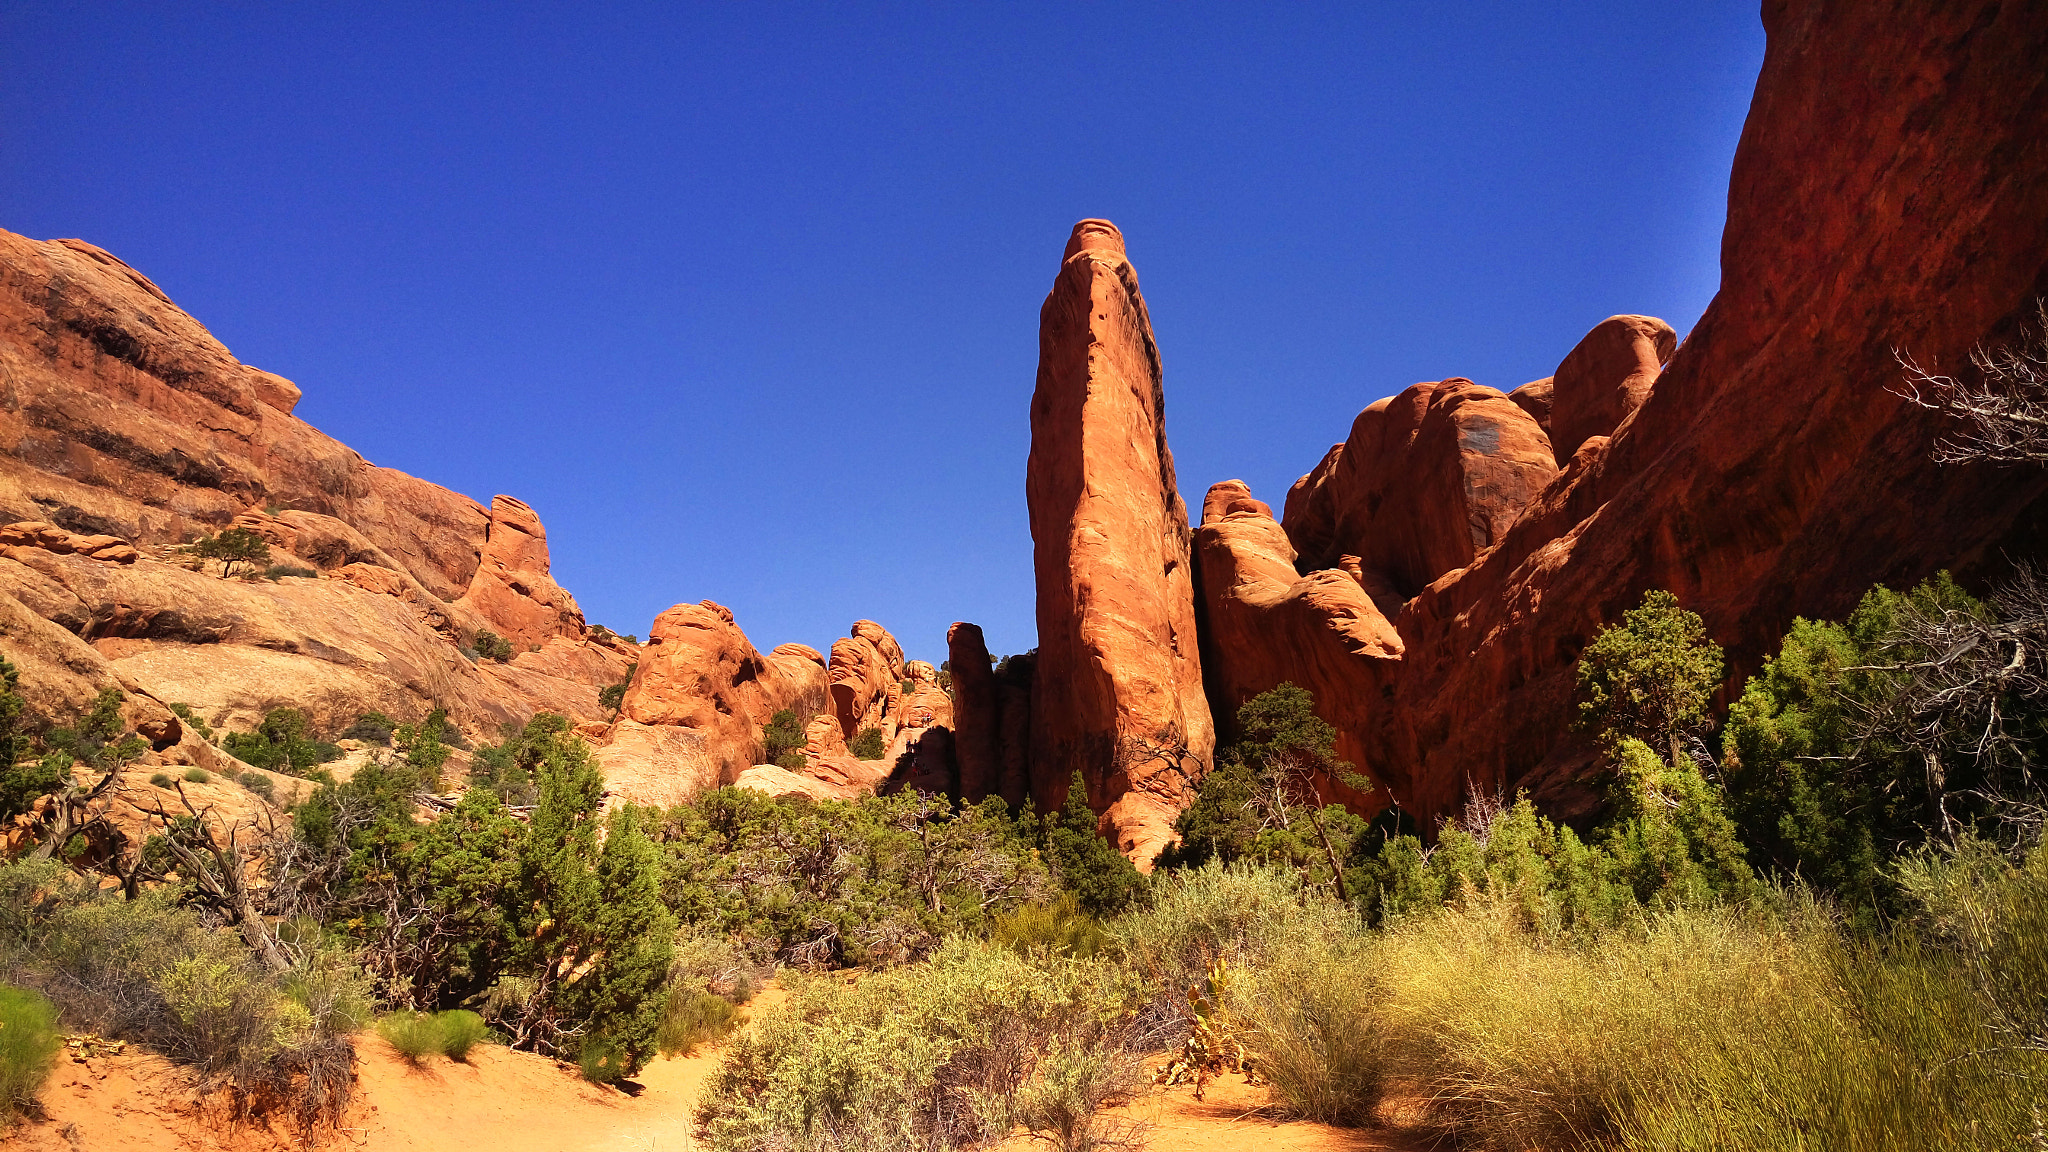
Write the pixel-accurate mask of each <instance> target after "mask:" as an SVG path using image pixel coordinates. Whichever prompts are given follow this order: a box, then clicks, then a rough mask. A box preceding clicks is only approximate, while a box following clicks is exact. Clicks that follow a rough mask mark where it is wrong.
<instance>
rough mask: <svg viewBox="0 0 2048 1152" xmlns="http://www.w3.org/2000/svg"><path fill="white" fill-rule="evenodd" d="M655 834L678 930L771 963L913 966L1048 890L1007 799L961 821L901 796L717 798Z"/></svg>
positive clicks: (657, 827) (923, 799)
mask: <svg viewBox="0 0 2048 1152" xmlns="http://www.w3.org/2000/svg"><path fill="white" fill-rule="evenodd" d="M651 828H652V830H653V833H654V837H655V839H656V841H657V843H658V845H659V846H660V848H661V850H662V855H663V858H664V864H663V867H664V872H665V883H664V884H663V896H664V899H666V900H667V902H668V905H669V908H670V910H671V911H673V912H674V913H675V915H676V917H677V919H678V920H680V921H681V922H683V923H685V924H688V925H691V926H692V928H693V930H694V931H696V932H700V933H709V934H713V935H718V936H724V937H730V938H732V939H734V940H736V941H737V942H738V944H739V946H740V947H741V948H742V949H743V950H744V951H745V952H746V953H747V955H749V956H751V957H754V958H756V959H757V960H759V961H762V962H767V961H773V962H776V963H781V964H787V965H791V966H795V967H802V968H817V967H839V966H843V965H863V966H879V965H890V964H902V963H909V962H913V961H916V960H918V959H920V958H922V957H924V956H926V955H929V954H930V953H931V951H932V950H933V949H935V948H936V947H938V944H939V942H940V940H942V939H943V938H944V937H945V936H947V935H948V934H951V933H956V932H969V933H974V934H977V935H978V934H980V933H981V932H982V931H983V930H984V929H985V927H986V924H987V921H988V919H989V918H990V917H991V916H993V915H996V914H999V913H1002V912H1004V911H1007V910H1008V909H1009V908H1010V907H1011V906H1013V905H1015V904H1017V903H1020V902H1025V901H1030V900H1034V899H1043V898H1044V897H1046V896H1047V895H1049V894H1050V893H1051V890H1052V884H1051V880H1050V877H1049V876H1048V874H1047V870H1046V868H1045V866H1044V864H1043V863H1042V861H1041V860H1040V859H1037V858H1034V852H1033V849H1034V847H1035V844H1034V842H1033V840H1032V831H1031V829H1030V828H1027V827H1020V824H1019V822H1017V821H1013V820H1011V819H1010V817H1009V815H1008V813H1007V810H1006V809H1005V808H1004V807H1003V805H1002V802H1001V801H1000V800H995V801H991V802H987V803H984V804H981V805H976V806H972V807H963V808H959V809H955V808H954V806H953V805H952V803H951V802H950V801H949V800H947V799H946V798H945V797H942V796H929V795H925V794H922V793H917V792H905V793H901V794H897V795H892V796H869V797H863V798H861V799H858V800H851V801H821V802H815V803H813V802H807V801H795V800H777V799H773V798H771V797H768V796H764V795H762V794H761V793H758V792H753V791H750V790H745V789H736V788H719V789H714V790H712V791H710V792H706V793H704V794H703V795H702V796H699V797H698V798H696V799H695V800H693V801H691V802H689V803H688V804H682V805H677V806H676V807H674V808H670V809H669V810H668V811H666V812H664V813H662V814H661V816H660V819H659V821H658V822H656V823H655V824H653V825H651Z"/></svg>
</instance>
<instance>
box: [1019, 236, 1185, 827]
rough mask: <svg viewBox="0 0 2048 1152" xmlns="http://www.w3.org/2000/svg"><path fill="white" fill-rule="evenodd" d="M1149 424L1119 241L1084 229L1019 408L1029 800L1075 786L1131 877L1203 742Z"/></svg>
mask: <svg viewBox="0 0 2048 1152" xmlns="http://www.w3.org/2000/svg"><path fill="white" fill-rule="evenodd" d="M1165 420H1166V413H1165V401H1164V396H1163V393H1162V386H1161V376H1160V367H1159V351H1158V348H1157V346H1156V345H1155V343H1154V342H1153V338H1152V324H1151V320H1150V318H1149V317H1148V315H1147V313H1146V310H1145V299H1144V297H1143V295H1141V294H1140V293H1139V291H1138V278H1137V274H1136V272H1135V271H1134V270H1133V269H1132V267H1131V264H1130V261H1129V260H1128V259H1126V258H1125V254H1124V243H1123V236H1122V235H1121V234H1120V233H1119V232H1118V231H1117V230H1116V228H1115V226H1114V225H1111V224H1110V223H1108V222H1107V221H1102V220H1084V221H1082V222H1081V223H1079V224H1077V225H1075V227H1074V232H1073V236H1072V238H1071V239H1070V240H1069V241H1068V243H1067V250H1066V254H1065V256H1064V258H1063V262H1062V264H1061V266H1060V272H1059V276H1058V278H1057V279H1056V280H1055V281H1054V283H1053V288H1052V291H1051V293H1050V294H1048V295H1047V296H1046V300H1045V306H1044V308H1043V309H1042V310H1041V311H1040V313H1039V362H1038V383H1037V388H1036V390H1035V391H1034V393H1033V394H1032V398H1031V456H1030V461H1029V464H1028V466H1027V471H1026V477H1025V488H1026V493H1027V497H1028V500H1029V504H1030V512H1031V539H1032V543H1033V546H1034V549H1033V554H1034V564H1035V567H1036V573H1037V582H1038V641H1039V650H1038V672H1037V677H1036V680H1035V682H1034V688H1033V699H1032V704H1031V722H1032V730H1031V758H1030V764H1031V767H1030V771H1031V791H1032V795H1033V798H1034V799H1035V800H1036V801H1037V802H1038V804H1039V805H1040V807H1041V808H1046V809H1050V808H1053V807H1057V806H1058V804H1059V803H1060V802H1061V801H1062V799H1063V798H1064V795H1065V792H1066V789H1067V785H1068V781H1069V780H1070V779H1071V777H1072V775H1073V773H1075V772H1077V771H1078V772H1079V773H1081V775H1082V778H1083V780H1084V781H1085V782H1086V784H1087V788H1088V799H1089V803H1090V805H1091V806H1092V807H1093V808H1094V809H1095V810H1096V811H1097V812H1099V813H1101V814H1102V817H1103V822H1104V825H1105V828H1106V830H1107V831H1108V832H1109V833H1110V834H1111V836H1112V837H1113V838H1114V839H1115V842H1116V844H1117V846H1118V847H1119V848H1120V849H1122V850H1123V851H1125V852H1126V853H1129V854H1131V855H1132V856H1133V857H1134V858H1136V859H1139V860H1142V861H1145V862H1149V861H1150V860H1151V858H1152V856H1153V855H1154V854H1156V852H1157V850H1158V848H1159V847H1160V846H1162V845H1163V844H1164V843H1165V842H1166V839H1167V837H1168V835H1170V830H1171V825H1172V821H1173V819H1174V816H1175V815H1176V814H1177V813H1178V812H1179V810H1180V809H1181V808H1182V807H1184V806H1185V804H1186V803H1187V800H1188V797H1189V794H1190V792H1189V789H1190V785H1191V784H1192V783H1193V782H1194V781H1198V780H1200V779H1201V777H1202V776H1203V775H1204V774H1206V773H1207V771H1208V770H1209V765H1210V760H1211V756H1212V755H1213V751H1214V745H1215V732H1214V729H1213V727H1212V725H1211V722H1210V716H1209V705H1208V701H1207V699H1206V698H1205V697H1204V695H1203V690H1202V670H1201V655H1200V652H1199V649H1198V643H1197V639H1196V634H1195V609H1194V584H1193V574H1192V571H1191V569H1190V566H1189V543H1190V541H1189V531H1188V523H1187V509H1186V507H1185V506H1184V505H1183V504H1182V503H1181V498H1180V494H1179V491H1178V490H1177V488H1176V486H1175V480H1174V473H1173V455H1172V453H1171V452H1170V451H1169V450H1168V449H1167V446H1166V424H1165Z"/></svg>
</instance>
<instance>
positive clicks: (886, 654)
mask: <svg viewBox="0 0 2048 1152" xmlns="http://www.w3.org/2000/svg"><path fill="white" fill-rule="evenodd" d="M852 631H853V634H852V635H851V636H846V637H842V638H841V639H839V640H836V641H833V643H832V657H831V661H830V664H829V676H830V680H831V684H832V714H833V716H834V717H835V718H837V719H838V721H839V731H840V735H841V736H842V737H844V738H845V739H847V740H849V741H850V740H852V739H853V738H854V737H855V736H858V735H860V733H861V730H862V729H864V728H879V729H881V730H882V741H883V743H884V744H887V743H889V742H890V741H892V740H893V739H894V738H895V736H896V728H897V720H898V718H899V716H900V713H901V711H902V702H903V646H902V645H901V644H898V643H897V642H896V638H895V637H894V636H891V635H889V632H888V630H887V629H885V628H883V627H882V626H881V625H880V624H877V623H875V622H874V621H873V620H856V621H854V623H853V630H852Z"/></svg>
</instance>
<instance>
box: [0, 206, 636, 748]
mask: <svg viewBox="0 0 2048 1152" xmlns="http://www.w3.org/2000/svg"><path fill="white" fill-rule="evenodd" d="M0 380H5V382H6V384H7V398H6V403H5V404H0V521H12V523H11V524H9V525H8V527H6V528H4V529H0V595H4V596H5V597H7V598H8V600H9V602H10V603H13V604H16V605H19V606H20V607H21V608H22V610H23V612H25V613H29V614H33V615H34V616H36V617H38V618H39V619H40V620H41V621H42V622H43V626H38V627H36V628H33V629H31V628H29V627H28V626H27V625H26V622H24V624H23V628H22V629H21V630H17V631H15V632H12V633H10V634H9V636H8V637H6V638H4V639H0V652H7V653H11V654H19V657H20V660H21V661H22V662H23V663H24V676H23V680H24V685H25V687H26V689H27V690H28V691H29V692H30V693H31V703H32V707H34V708H35V721H34V722H36V723H58V722H63V721H67V720H68V719H69V718H70V716H71V715H73V714H75V713H76V712H77V711H78V710H79V708H80V707H81V706H82V705H83V704H84V703H87V702H89V700H90V695H91V691H88V689H91V690H92V691H96V690H97V687H106V686H119V687H121V688H122V689H123V690H124V691H126V692H128V693H130V695H131V702H130V711H131V712H132V713H134V715H133V716H131V721H132V722H134V723H135V724H136V725H137V727H138V730H140V731H143V732H145V734H149V735H150V738H151V739H152V741H154V742H157V743H160V744H163V745H164V746H165V747H166V748H168V747H170V746H172V745H174V744H177V743H178V742H179V740H180V739H181V737H179V736H178V735H176V731H177V729H178V727H179V725H178V723H177V721H176V720H175V719H172V718H170V713H169V712H168V710H167V709H166V708H165V707H164V705H165V704H167V703H169V702H173V701H175V702H177V703H181V704H187V705H190V706H191V707H192V708H193V709H195V710H196V712H197V714H198V715H199V716H200V717H202V718H203V719H206V720H207V721H208V722H209V723H211V724H213V725H215V726H216V727H221V728H228V729H236V728H245V727H249V726H253V724H254V723H255V722H256V721H257V720H259V719H260V718H261V717H262V714H263V713H264V712H265V711H267V710H268V709H270V708H273V707H278V706H283V705H289V706H294V707H301V708H304V709H306V710H307V711H308V712H309V713H311V714H312V716H313V718H314V723H315V725H316V728H318V729H319V730H321V731H323V732H328V733H331V732H333V731H336V730H338V729H340V728H342V727H345V726H346V725H347V724H349V723H351V722H352V721H354V720H355V718H356V717H357V716H358V715H360V714H361V713H362V712H364V711H369V710H377V711H382V712H385V713H387V714H389V715H391V716H394V717H396V718H398V719H401V720H412V719H417V718H419V717H420V716H422V715H424V714H425V713H426V712H427V711H428V710H429V709H432V708H434V707H436V706H446V707H447V708H448V709H449V710H450V713H451V716H452V717H453V718H454V719H455V721H456V723H457V724H458V725H460V726H462V727H464V728H465V729H467V730H468V731H470V732H471V733H472V734H475V735H478V736H489V737H495V736H496V734H497V731H498V728H499V726H500V725H502V724H503V723H505V722H507V721H513V720H521V721H523V720H524V719H525V718H526V717H528V716H530V715H532V714H533V713H534V712H536V711H540V710H544V709H545V710H551V711H557V712H562V713H564V714H566V715H568V716H569V717H570V718H571V719H572V720H575V721H579V722H591V721H595V720H598V719H601V718H603V716H604V709H602V708H600V707H599V705H598V703H597V692H598V689H600V688H601V687H603V686H604V685H606V684H608V683H612V682H614V681H616V680H618V679H619V678H620V677H622V676H623V675H624V673H625V669H626V667H627V666H628V665H629V664H630V663H631V661H632V659H633V654H632V653H631V651H630V648H629V646H621V645H615V644H605V643H594V642H590V641H586V640H585V639H584V638H583V628H582V626H581V625H582V621H581V618H580V615H577V614H576V613H575V604H574V601H573V600H571V599H569V597H568V594H567V593H566V592H563V591H562V590H561V589H560V588H559V587H558V586H556V585H555V584H554V582H553V581H552V580H550V579H548V578H547V554H546V545H545V535H544V533H543V532H542V530H541V528H540V523H539V520H538V518H537V517H535V516H534V515H533V513H532V511H531V510H530V509H527V508H526V507H525V506H524V505H522V504H519V503H518V502H517V501H512V500H509V499H507V498H503V497H501V498H499V500H498V501H497V502H495V503H494V505H493V508H492V509H491V510H489V511H487V510H486V509H484V508H483V507H482V506H481V505H479V504H477V502H476V501H474V500H471V499H470V498H469V497H467V496H463V495H460V494H458V493H454V492H450V491H448V490H446V489H444V488H440V487H437V486H436V485H433V484H430V483H427V482H426V481H423V480H418V479H415V478H413V477H411V476H407V475H405V474H404V473H402V472H396V471H393V470H391V469H388V468H378V467H376V466H374V465H371V464H369V463H368V462H366V461H364V460H363V459H362V458H361V457H360V456H358V455H357V454H356V453H355V452H353V451H351V450H349V449H348V448H347V447H346V446H344V445H341V444H339V443H337V442H335V441H334V440H332V439H331V438H329V437H327V436H325V435H323V434H321V433H320V432H319V431H318V430H316V429H314V428H312V427H311V426H309V425H307V424H306V423H305V422H303V421H301V420H299V419H297V418H296V417H295V416H294V415H293V414H292V413H293V409H294V408H295V407H296V405H297V403H298V399H299V395H300V392H299V389H298V387H297V386H296V385H294V384H292V383H291V382H290V381H288V380H285V379H283V378H282V377H279V376H276V375H274V374H272V373H268V372H264V371H262V370H260V369H256V368H252V367H250V366H248V365H245V364H242V363H240V362H238V361H237V360H236V359H235V358H234V357H233V356H232V355H230V354H229V353H228V350H227V349H226V348H224V347H222V346H221V344H220V343H219V342H218V341H216V340H215V339H214V338H213V337H212V336H211V335H210V334H209V333H207V331H206V330H205V328H203V327H201V326H200V324H199V323H198V322H197V321H196V320H194V319H193V318H192V317H190V316H188V315H186V314H185V313H184V312H183V311H181V310H180V309H179V308H178V307H177V306H176V305H175V304H173V303H172V302H171V301H170V299H169V298H168V297H166V296H165V295H164V294H163V292H162V291H161V290H159V289H158V288H157V286H156V285H155V284H153V283H151V282H150V281H149V280H148V278H146V277H144V276H142V275H141V274H140V273H138V272H136V271H135V270H134V269H131V268H129V267H128V266H127V265H126V264H124V263H122V262H121V261H120V260H118V259H117V258H115V257H114V256H112V255H110V254H108V253H107V252H104V251H102V250H101V249H99V248H96V247H94V246H92V245H90V244H86V243H84V242H82V241H77V240H56V241H48V242H38V241H34V240H29V239H26V238H24V237H21V236H16V235H14V234H12V233H6V232H0ZM229 527H237V528H246V529H248V530H250V531H253V532H255V533H256V534H257V535H259V536H261V537H263V538H264V539H265V540H266V541H267V542H268V543H269V544H270V546H271V550H272V559H273V560H274V561H277V562H280V563H284V564H286V565H294V564H297V565H299V566H301V567H302V568H304V569H310V572H311V574H312V578H299V577H296V576H287V577H284V578H282V579H280V580H276V581H263V580H223V579H220V578H219V577H218V575H216V573H217V572H218V571H219V567H220V566H219V565H217V564H212V563H205V562H202V561H200V560H199V559H197V558H196V557H193V556H191V555H190V554H189V553H187V552H185V551H183V550H181V548H180V544H181V543H182V542H184V541H189V540H192V539H195V538H196V537H198V536H200V535H204V534H211V533H214V532H218V531H220V530H222V529H224V528H229ZM480 561H481V563H480ZM252 575H253V574H252ZM465 593H467V595H465ZM485 627H489V628H492V629H493V630H496V631H500V632H503V633H505V634H507V635H508V636H510V637H512V638H513V640H514V643H515V645H516V646H517V647H518V648H520V649H521V654H520V655H519V656H518V657H517V658H516V659H514V660H512V661H511V662H510V663H506V664H496V663H491V662H481V663H479V662H473V661H471V660H468V659H466V658H465V657H464V656H463V655H462V653H461V651H460V646H461V645H462V644H464V643H466V642H467V640H468V639H469V638H471V637H473V636H474V635H475V633H476V631H477V630H478V629H479V628H485ZM51 629H55V630H56V631H57V632H61V633H64V634H66V635H68V636H69V637H70V640H69V641H60V640H59V639H58V637H57V636H56V635H55V634H53V633H51ZM535 648H539V651H533V649H535ZM88 654H89V655H88ZM45 655H48V656H49V657H50V659H48V660H45V659H44V656H45ZM95 686H97V687H95ZM194 755H198V753H194Z"/></svg>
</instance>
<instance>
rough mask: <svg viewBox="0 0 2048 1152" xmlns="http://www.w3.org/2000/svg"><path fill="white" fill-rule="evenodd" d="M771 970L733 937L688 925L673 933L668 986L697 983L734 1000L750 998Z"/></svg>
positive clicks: (773, 971)
mask: <svg viewBox="0 0 2048 1152" xmlns="http://www.w3.org/2000/svg"><path fill="white" fill-rule="evenodd" d="M774 974H775V970H774V967H773V966H772V965H770V964H765V963H763V962H761V961H760V960H759V959H757V958H756V957H755V956H753V955H752V954H751V953H749V951H748V950H747V949H746V948H745V947H744V946H743V945H742V944H741V942H740V941H739V940H737V939H735V938H734V937H731V936H725V935H720V934H718V933H714V932H704V931H698V930H695V929H689V928H686V929H684V930H682V931H680V932H677V933H676V939H675V949H674V954H673V958H672V959H671V960H670V961H669V966H668V980H669V984H670V985H671V986H679V985H684V984H690V983H696V984H699V985H701V986H702V987H704V988H707V989H709V990H711V991H712V992H715V993H717V994H718V995H720V996H723V997H725V998H726V999H728V1000H730V1001H732V1002H733V1003H735V1004H745V1003H746V1002H747V1001H749V1000H751V999H753V998H754V993H755V992H756V991H758V990H759V989H760V987H761V985H763V984H765V983H767V982H768V980H769V978H770V977H772V976H773V975H774Z"/></svg>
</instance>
